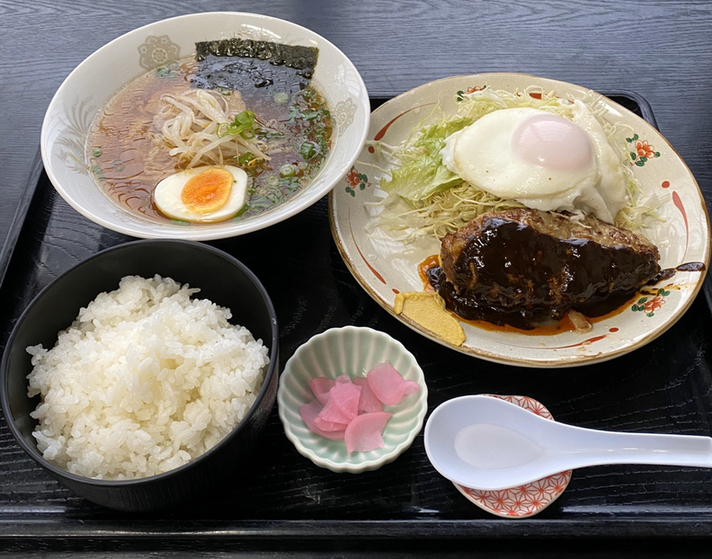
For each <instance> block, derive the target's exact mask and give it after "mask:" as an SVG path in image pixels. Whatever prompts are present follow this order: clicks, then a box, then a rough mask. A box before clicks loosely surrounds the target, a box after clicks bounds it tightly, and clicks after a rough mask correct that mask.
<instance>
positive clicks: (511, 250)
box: [428, 208, 660, 329]
mask: <svg viewBox="0 0 712 559" xmlns="http://www.w3.org/2000/svg"><path fill="white" fill-rule="evenodd" d="M659 258H660V254H659V252H658V249H657V247H655V245H653V244H652V243H651V242H650V241H648V240H647V239H645V238H644V237H642V236H641V235H639V234H637V233H634V232H632V231H628V230H626V229H621V228H620V227H616V226H613V225H609V224H607V223H604V222H602V221H600V220H598V219H596V218H595V217H593V216H586V217H585V218H582V219H580V220H579V219H573V218H571V217H569V216H567V215H565V214H564V215H562V214H555V213H549V212H542V211H538V210H531V209H525V208H522V209H519V208H517V209H510V210H505V211H499V212H489V213H486V214H483V215H481V216H479V217H477V218H476V219H474V220H472V221H471V222H469V223H468V224H467V225H465V226H464V227H462V228H461V229H459V230H458V231H456V232H455V233H451V234H449V235H446V236H445V237H444V238H443V240H442V245H441V250H440V262H441V266H440V267H438V266H436V267H434V268H430V270H428V279H429V281H430V283H431V284H432V285H433V287H434V288H435V289H436V290H437V291H438V292H439V293H440V295H441V296H442V297H443V299H444V300H445V303H446V305H447V307H448V309H450V310H451V311H453V312H454V313H455V314H457V315H459V316H460V317H462V318H464V319H468V320H486V321H488V322H492V323H494V324H498V325H504V324H509V325H512V326H515V327H518V328H523V329H532V328H534V327H536V326H544V325H546V324H549V323H551V322H552V321H556V320H559V319H560V318H562V317H563V316H564V315H565V314H566V313H567V312H568V311H569V310H570V309H574V310H577V311H579V312H581V313H583V314H584V315H586V316H590V317H594V316H600V315H602V314H606V313H608V312H610V311H612V310H613V309H615V308H618V307H620V306H621V305H622V304H623V303H625V302H626V301H627V300H628V299H630V298H631V297H632V296H633V295H634V294H635V292H636V291H637V290H638V289H640V288H641V287H642V286H643V285H645V284H646V283H648V282H649V281H650V280H651V279H653V278H654V277H655V276H657V275H658V274H659V273H660V266H659V265H658V260H659Z"/></svg>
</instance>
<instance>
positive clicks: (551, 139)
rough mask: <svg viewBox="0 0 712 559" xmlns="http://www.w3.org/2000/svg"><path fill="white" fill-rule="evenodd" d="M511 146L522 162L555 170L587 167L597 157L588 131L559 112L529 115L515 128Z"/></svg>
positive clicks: (569, 170)
mask: <svg viewBox="0 0 712 559" xmlns="http://www.w3.org/2000/svg"><path fill="white" fill-rule="evenodd" d="M512 147H513V149H514V153H515V154H516V155H517V156H518V157H519V158H520V159H522V160H523V161H526V162H527V163H530V164H532V165H541V166H542V167H545V168H546V169H551V170H555V171H562V172H576V171H581V170H585V169H588V168H589V167H590V166H591V165H592V164H593V159H594V158H593V146H592V145H591V140H590V138H589V137H588V134H586V131H585V130H583V128H581V127H580V126H577V125H576V124H574V123H573V122H571V121H570V120H568V119H566V118H563V117H561V116H558V115H550V114H545V115H537V116H533V117H529V118H527V119H526V120H525V121H524V122H522V123H521V124H520V125H519V126H518V127H517V129H516V130H515V131H514V135H513V136H512Z"/></svg>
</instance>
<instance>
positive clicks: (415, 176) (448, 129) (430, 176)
mask: <svg viewBox="0 0 712 559" xmlns="http://www.w3.org/2000/svg"><path fill="white" fill-rule="evenodd" d="M472 121H473V120H472V119H471V118H456V119H451V120H446V121H443V122H441V123H438V124H432V125H430V126H427V127H425V128H423V129H422V130H421V131H420V133H419V134H418V136H417V137H416V138H415V141H413V142H412V143H410V144H409V145H407V146H406V147H405V149H403V151H402V152H401V153H400V154H399V158H400V159H401V160H402V161H403V165H401V166H400V167H399V168H397V169H394V170H393V171H392V173H391V179H390V180H386V179H381V188H382V189H383V190H385V191H386V192H388V193H389V194H397V195H398V196H400V197H401V198H403V199H404V200H405V201H406V202H408V203H409V204H411V205H413V204H415V203H418V202H420V201H422V200H425V199H427V198H429V197H430V196H432V195H433V194H435V193H437V192H444V191H445V190H448V189H450V188H452V187H453V186H457V185H458V184H460V183H461V182H462V179H461V178H460V177H458V176H457V175H456V174H455V173H453V172H452V171H450V170H449V169H448V168H447V167H445V165H443V160H442V157H441V156H440V150H441V149H442V148H443V147H445V139H446V138H447V137H448V136H450V135H451V134H453V133H455V132H457V131H459V130H462V129H463V128H464V127H465V126H469V125H470V124H471V123H472Z"/></svg>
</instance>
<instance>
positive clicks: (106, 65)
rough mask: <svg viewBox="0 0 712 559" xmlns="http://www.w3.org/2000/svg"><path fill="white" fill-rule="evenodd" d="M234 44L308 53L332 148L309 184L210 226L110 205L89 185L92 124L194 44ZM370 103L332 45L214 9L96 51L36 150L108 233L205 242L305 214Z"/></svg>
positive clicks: (351, 151)
mask: <svg viewBox="0 0 712 559" xmlns="http://www.w3.org/2000/svg"><path fill="white" fill-rule="evenodd" d="M234 37H238V38H241V39H255V40H262V41H271V42H278V43H284V44H289V45H303V46H315V47H317V48H318V49H319V56H318V60H317V64H316V68H315V71H314V75H313V78H312V82H311V83H312V85H313V86H314V87H315V89H317V90H318V91H319V93H321V94H322V95H323V96H324V97H325V99H326V101H327V104H328V106H329V109H330V111H331V116H332V120H333V124H334V129H333V133H332V137H331V151H330V153H329V155H328V157H327V159H326V161H325V163H324V165H323V167H322V168H321V170H320V171H319V172H318V174H317V175H316V176H315V178H314V180H313V181H312V182H311V184H309V185H308V186H307V187H306V188H305V189H304V190H303V191H302V192H300V193H299V194H298V195H296V196H295V197H293V198H291V199H290V200H288V201H287V202H285V203H284V204H282V205H281V206H279V207H277V208H275V209H273V210H271V211H269V212H265V213H262V214H259V215H256V216H253V217H250V218H248V219H245V220H242V221H239V220H238V221H231V220H230V221H225V222H221V223H212V224H194V223H191V224H187V223H178V222H170V221H168V220H167V221H166V222H165V223H159V222H157V221H152V220H150V219H149V218H146V217H142V216H141V215H139V214H138V213H134V212H132V211H131V210H130V209H129V208H128V207H121V206H120V205H119V204H118V203H116V202H114V201H112V200H111V199H110V198H109V196H108V195H107V194H106V193H105V192H104V190H103V189H102V188H101V187H100V186H99V185H98V183H97V181H96V180H95V176H94V175H95V172H94V168H93V166H92V162H91V158H90V157H89V154H87V153H86V152H87V149H86V146H87V137H88V134H89V130H90V126H91V124H92V122H93V120H94V118H95V117H96V115H97V114H98V112H99V111H100V110H101V108H102V107H103V105H104V104H105V103H106V102H107V101H108V100H109V99H111V97H112V96H113V95H114V93H115V92H116V91H117V90H118V89H119V88H121V87H122V86H123V85H124V84H126V83H128V82H130V81H131V80H133V79H134V78H137V77H139V76H141V75H144V74H145V73H146V72H147V71H151V70H154V69H160V68H164V67H166V66H167V65H169V64H170V63H171V62H172V61H176V60H178V59H181V58H186V57H188V56H193V55H194V54H195V43H196V42H199V41H213V40H220V39H230V38H234ZM370 111H371V109H370V104H369V98H368V92H367V91H366V86H365V85H364V83H363V79H362V78H361V76H360V74H359V73H358V71H357V70H356V68H355V66H354V65H353V64H352V62H351V61H350V60H349V59H348V58H347V57H346V56H345V55H344V54H343V53H342V52H341V51H340V50H339V49H338V48H336V47H335V46H334V45H333V44H331V43H330V42H329V41H327V40H326V39H324V38H323V37H321V36H319V35H317V34H316V33H314V32H312V31H310V30H308V29H305V28H304V27H301V26H299V25H295V24H293V23H290V22H287V21H284V20H280V19H276V18H273V17H268V16H263V15H257V14H248V13H238V12H214V13H201V14H191V15H186V16H180V17H175V18H171V19H166V20H163V21H158V22H156V23H152V24H149V25H146V26H144V27H141V28H139V29H136V30H134V31H131V32H129V33H127V34H125V35H122V36H121V37H119V38H118V39H115V40H113V41H111V42H110V43H109V44H107V45H105V46H103V47H102V48H100V49H99V50H97V51H96V52H95V53H94V54H92V55H91V56H89V57H88V58H87V59H86V60H84V62H82V63H81V64H80V65H79V66H77V68H76V69H75V70H74V71H73V72H72V73H71V74H70V75H69V76H68V77H67V79H66V80H65V81H64V83H62V85H61V86H60V88H59V89H58V90H57V93H56V94H55V96H54V98H53V99H52V101H51V103H50V105H49V108H48V109H47V113H46V115H45V118H44V122H43V125H42V135H41V142H40V145H41V152H42V161H43V163H44V167H45V170H46V172H47V175H48V177H49V179H50V181H51V182H52V184H53V185H54V187H55V189H56V190H57V192H59V194H60V195H61V196H62V198H64V199H65V200H66V201H67V202H68V203H69V204H70V205H71V206H72V207H73V208H74V209H75V210H77V211H78V212H79V213H81V214H82V215H84V216H86V217H87V218H89V219H90V220H92V221H94V222H96V223H98V224H100V225H102V226H104V227H106V228H108V229H112V230H114V231H118V232H120V233H124V234H127V235H132V236H134V237H141V238H180V239H191V240H209V239H219V238H224V237H232V236H236V235H242V234H244V233H249V232H252V231H257V230H259V229H262V228H264V227H268V226H270V225H274V224H275V223H278V222H280V221H282V220H284V219H287V218H289V217H291V216H293V215H295V214H297V213H298V212H300V211H302V210H304V209H306V208H308V207H309V206H310V205H312V204H313V203H314V202H316V201H317V200H319V199H320V198H322V197H323V196H324V195H326V194H327V193H328V192H329V191H330V190H331V189H332V188H333V186H334V185H335V184H336V183H337V181H339V180H340V179H342V178H343V176H344V175H346V173H348V172H349V171H350V170H351V168H352V166H353V164H354V162H355V161H356V158H357V157H358V154H359V153H360V151H361V148H362V146H363V143H364V140H365V138H366V133H367V132H368V127H369V118H370Z"/></svg>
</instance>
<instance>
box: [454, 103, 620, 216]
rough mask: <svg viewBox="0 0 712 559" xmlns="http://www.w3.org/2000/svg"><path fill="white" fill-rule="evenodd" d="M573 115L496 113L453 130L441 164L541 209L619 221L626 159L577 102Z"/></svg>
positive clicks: (530, 110)
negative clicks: (577, 212)
mask: <svg viewBox="0 0 712 559" xmlns="http://www.w3.org/2000/svg"><path fill="white" fill-rule="evenodd" d="M572 110H573V118H572V119H571V120H569V119H568V118H564V117H562V116H558V115H556V114H553V113H550V112H547V111H543V110H539V109H533V108H515V109H502V110H498V111H494V112H491V113H489V114H487V115H485V116H483V117H482V118H480V119H479V120H477V121H475V122H474V123H473V124H471V125H470V126H467V127H466V128H463V129H462V130H461V131H460V132H457V133H455V134H452V135H451V136H450V137H449V138H448V139H447V141H446V145H445V148H443V150H442V151H441V154H442V158H443V163H444V164H445V166H447V167H448V169H450V170H451V171H452V172H454V173H455V174H457V175H458V176H459V177H461V178H462V179H463V180H465V181H467V182H469V183H470V184H472V185H474V186H476V187H478V188H480V189H482V190H484V191H485V192H489V193H490V194H493V195H495V196H499V197H500V198H505V199H512V200H516V201H517V202H520V203H521V204H523V205H524V206H526V207H528V208H533V209H537V210H543V211H562V210H568V211H577V210H580V211H583V212H585V213H593V214H594V215H595V216H596V217H598V218H599V219H601V220H602V221H605V222H607V223H613V221H614V219H615V216H616V214H617V213H618V211H619V210H620V209H621V208H623V207H624V206H625V205H626V204H627V201H628V198H627V194H626V188H625V177H624V174H623V169H622V166H621V159H620V157H619V155H617V154H616V151H615V150H614V149H613V147H612V146H611V145H610V143H609V142H608V139H607V137H606V133H605V131H604V130H603V127H602V126H601V124H600V123H599V122H598V120H597V119H596V117H595V116H594V115H593V114H592V113H591V112H590V111H589V110H588V109H587V108H586V106H585V105H584V104H583V103H582V102H580V101H576V102H575V103H574V105H573V107H572Z"/></svg>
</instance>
